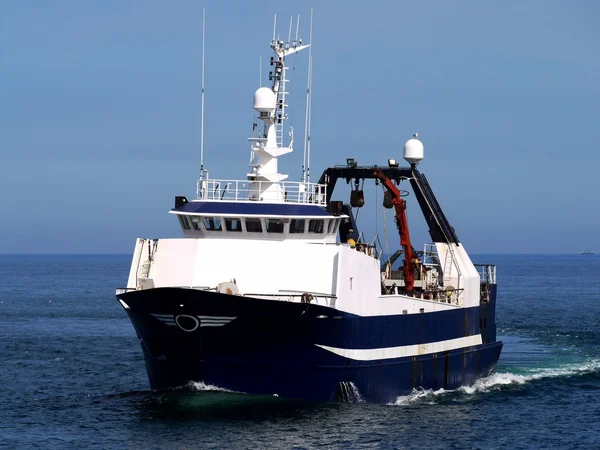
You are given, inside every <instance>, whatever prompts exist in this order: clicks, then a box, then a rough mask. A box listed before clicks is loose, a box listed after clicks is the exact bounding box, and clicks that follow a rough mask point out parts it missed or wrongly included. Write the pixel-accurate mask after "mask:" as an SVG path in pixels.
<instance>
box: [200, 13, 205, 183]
mask: <svg viewBox="0 0 600 450" xmlns="http://www.w3.org/2000/svg"><path fill="white" fill-rule="evenodd" d="M205 17H206V7H204V6H203V7H202V113H201V117H200V178H202V177H203V173H204V32H205Z"/></svg>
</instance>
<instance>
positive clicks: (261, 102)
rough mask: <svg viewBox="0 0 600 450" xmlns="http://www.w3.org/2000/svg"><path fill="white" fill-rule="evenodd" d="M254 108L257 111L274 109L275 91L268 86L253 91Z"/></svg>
mask: <svg viewBox="0 0 600 450" xmlns="http://www.w3.org/2000/svg"><path fill="white" fill-rule="evenodd" d="M254 109H255V110H257V111H258V112H271V111H273V110H274V109H275V93H274V92H273V91H272V90H271V89H270V88H268V87H261V88H258V89H257V90H256V92H255V93H254Z"/></svg>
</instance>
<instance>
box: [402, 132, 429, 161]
mask: <svg viewBox="0 0 600 450" xmlns="http://www.w3.org/2000/svg"><path fill="white" fill-rule="evenodd" d="M418 136H419V134H418V133H415V134H414V136H413V138H412V139H409V140H408V141H406V144H404V159H405V160H406V161H407V162H408V163H410V164H419V162H420V161H421V160H422V159H423V154H424V148H423V143H422V142H421V141H420V140H418V139H417V137H418Z"/></svg>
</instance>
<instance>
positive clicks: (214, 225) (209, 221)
mask: <svg viewBox="0 0 600 450" xmlns="http://www.w3.org/2000/svg"><path fill="white" fill-rule="evenodd" d="M204 228H206V230H207V231H221V229H222V228H221V218H220V217H204Z"/></svg>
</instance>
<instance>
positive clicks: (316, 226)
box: [308, 219, 323, 233]
mask: <svg viewBox="0 0 600 450" xmlns="http://www.w3.org/2000/svg"><path fill="white" fill-rule="evenodd" d="M308 232H309V233H322V232H323V219H310V220H309V221H308Z"/></svg>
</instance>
